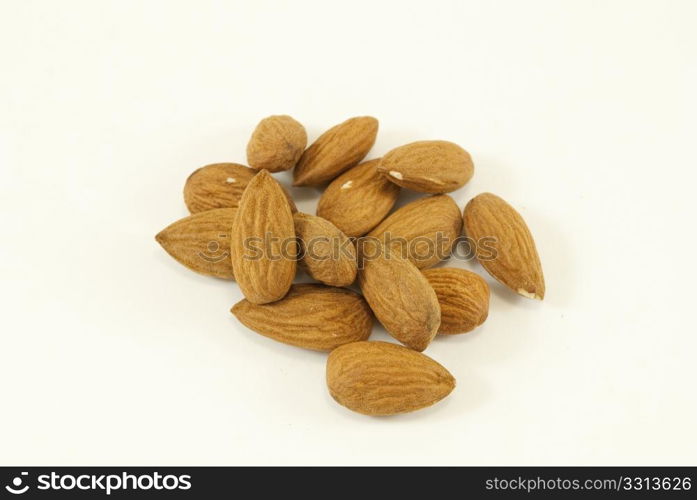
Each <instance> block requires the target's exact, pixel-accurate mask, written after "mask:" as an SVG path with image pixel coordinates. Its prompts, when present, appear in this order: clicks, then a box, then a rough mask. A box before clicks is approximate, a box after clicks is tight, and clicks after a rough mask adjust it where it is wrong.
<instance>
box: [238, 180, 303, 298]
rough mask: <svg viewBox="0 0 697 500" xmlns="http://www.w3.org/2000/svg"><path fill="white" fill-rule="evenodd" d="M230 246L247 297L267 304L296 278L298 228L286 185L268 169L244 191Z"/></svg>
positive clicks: (282, 294)
mask: <svg viewBox="0 0 697 500" xmlns="http://www.w3.org/2000/svg"><path fill="white" fill-rule="evenodd" d="M291 242H292V243H291ZM246 245H247V247H246ZM230 249H231V253H232V267H233V268H234V269H235V278H236V279H237V283H238V284H239V285H240V289H241V290H242V293H243V294H244V296H245V298H246V299H247V300H249V301H250V302H252V303H254V304H266V303H268V302H273V301H276V300H279V299H281V298H283V297H284V296H285V294H286V293H287V292H288V289H289V288H290V286H291V283H292V282H293V279H294V278H295V270H296V264H297V263H296V257H297V245H296V243H295V228H294V223H293V214H292V212H291V208H290V205H289V203H288V200H287V198H286V196H285V194H284V192H283V188H282V187H281V185H280V184H279V183H278V182H277V181H276V180H275V179H274V178H273V177H272V176H271V174H270V173H269V172H268V171H267V170H262V171H261V172H259V173H258V174H257V175H256V176H255V177H254V179H252V181H251V182H250V183H249V186H248V187H247V189H246V190H245V192H244V194H243V195H242V199H241V200H240V206H239V208H238V210H237V214H236V216H235V220H234V223H233V226H232V238H231V242H230ZM255 250H256V251H255Z"/></svg>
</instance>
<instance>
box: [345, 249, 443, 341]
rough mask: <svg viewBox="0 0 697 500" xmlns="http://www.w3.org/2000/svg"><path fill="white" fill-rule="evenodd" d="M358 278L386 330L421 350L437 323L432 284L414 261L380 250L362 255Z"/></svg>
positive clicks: (436, 302) (369, 302) (436, 300)
mask: <svg viewBox="0 0 697 500" xmlns="http://www.w3.org/2000/svg"><path fill="white" fill-rule="evenodd" d="M358 280H359V283H360V286H361V290H362V291H363V296H364V297H365V300H367V301H368V304H370V308H371V309H372V310H373V313H375V317H376V318H377V319H378V321H380V323H382V325H383V326H384V327H385V329H386V330H387V332H388V333H389V334H390V335H392V336H393V337H394V338H396V339H397V340H399V341H400V342H401V343H403V344H404V345H407V346H409V347H411V348H412V349H415V350H417V351H423V350H424V349H426V347H427V346H428V344H430V343H431V340H433V337H434V336H435V335H436V333H437V332H438V327H439V325H440V306H439V305H438V298H437V297H436V293H435V292H434V291H433V287H431V285H430V284H429V283H428V280H427V279H426V277H425V276H424V275H423V274H422V273H421V272H420V271H419V270H418V269H417V268H416V266H415V265H414V264H412V263H411V262H409V261H408V260H406V259H403V258H401V257H399V256H398V255H396V254H394V253H392V254H389V255H388V254H386V252H384V249H383V251H381V252H379V255H378V256H377V257H374V258H371V259H365V260H364V262H363V269H361V270H359V272H358Z"/></svg>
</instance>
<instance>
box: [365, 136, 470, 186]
mask: <svg viewBox="0 0 697 500" xmlns="http://www.w3.org/2000/svg"><path fill="white" fill-rule="evenodd" d="M378 171H379V172H380V173H381V174H383V175H385V177H386V178H387V179H389V180H390V181H391V182H394V183H395V184H397V185H398V186H401V187H403V188H407V189H411V190H413V191H419V192H422V193H434V194H435V193H450V192H451V191H455V190H456V189H458V188H461V187H462V186H464V185H465V184H467V182H468V181H469V180H470V179H471V178H472V175H474V164H473V163H472V157H471V156H470V154H469V153H468V152H467V151H465V150H464V149H462V148H461V147H460V146H458V145H457V144H455V143H452V142H448V141H418V142H412V143H411V144H405V145H404V146H400V147H398V148H395V149H393V150H392V151H390V152H389V153H387V154H386V155H385V156H384V157H383V159H382V161H381V162H380V165H379V166H378Z"/></svg>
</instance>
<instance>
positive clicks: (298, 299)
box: [231, 284, 373, 351]
mask: <svg viewBox="0 0 697 500" xmlns="http://www.w3.org/2000/svg"><path fill="white" fill-rule="evenodd" d="M231 312H232V314H234V315H235V316H236V317H237V319H239V320H240V321H241V322H242V324H244V325H245V326H246V327H248V328H250V329H251V330H254V331H255V332H257V333H259V334H261V335H264V336H266V337H269V338H272V339H274V340H278V341H279V342H283V343H286V344H290V345H294V346H298V347H304V348H305V349H314V350H317V351H331V350H332V349H334V348H335V347H338V346H340V345H343V344H347V343H350V342H357V341H359V340H365V339H367V338H368V337H369V336H370V332H371V330H372V328H373V315H372V314H371V312H370V308H369V307H368V304H366V302H365V300H363V298H362V297H361V296H360V295H359V294H357V293H355V292H352V291H350V290H346V289H345V288H335V287H330V286H325V285H318V284H302V285H293V286H292V287H291V288H290V291H289V292H288V294H287V295H286V296H285V297H284V298H282V299H281V300H279V301H276V302H272V303H271V304H264V305H258V304H252V303H251V302H249V301H248V300H246V299H243V300H242V301H240V302H238V303H237V304H235V306H234V307H233V308H232V310H231Z"/></svg>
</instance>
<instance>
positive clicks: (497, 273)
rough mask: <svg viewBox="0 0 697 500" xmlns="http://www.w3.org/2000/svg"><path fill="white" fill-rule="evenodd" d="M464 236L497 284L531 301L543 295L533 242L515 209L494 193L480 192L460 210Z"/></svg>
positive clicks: (540, 269) (542, 281)
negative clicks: (470, 242)
mask: <svg viewBox="0 0 697 500" xmlns="http://www.w3.org/2000/svg"><path fill="white" fill-rule="evenodd" d="M464 224H465V231H466V232H467V236H468V237H470V238H471V239H473V240H474V242H475V243H476V246H477V260H479V262H480V264H481V265H482V266H483V267H484V269H486V270H487V271H488V272H489V274H491V275H492V276H493V277H494V278H496V279H497V280H498V281H500V282H501V283H503V284H504V285H506V286H507V287H508V288H510V289H511V290H513V291H514V292H517V293H519V294H520V295H523V296H524V297H528V298H531V299H538V300H542V299H543V298H544V296H545V279H544V276H543V274H542V265H541V264H540V257H539V256H538V254H537V249H536V248H535V242H534V241H533V239H532V234H530V230H529V229H528V226H527V225H526V224H525V221H524V220H523V218H522V217H521V216H520V214H519V213H518V212H516V211H515V209H514V208H513V207H512V206H510V205H509V204H508V203H506V202H505V201H504V200H503V199H501V198H499V197H498V196H496V195H495V194H491V193H482V194H480V195H478V196H476V197H475V198H473V199H472V200H470V202H469V203H468V204H467V206H466V207H465V211H464Z"/></svg>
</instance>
